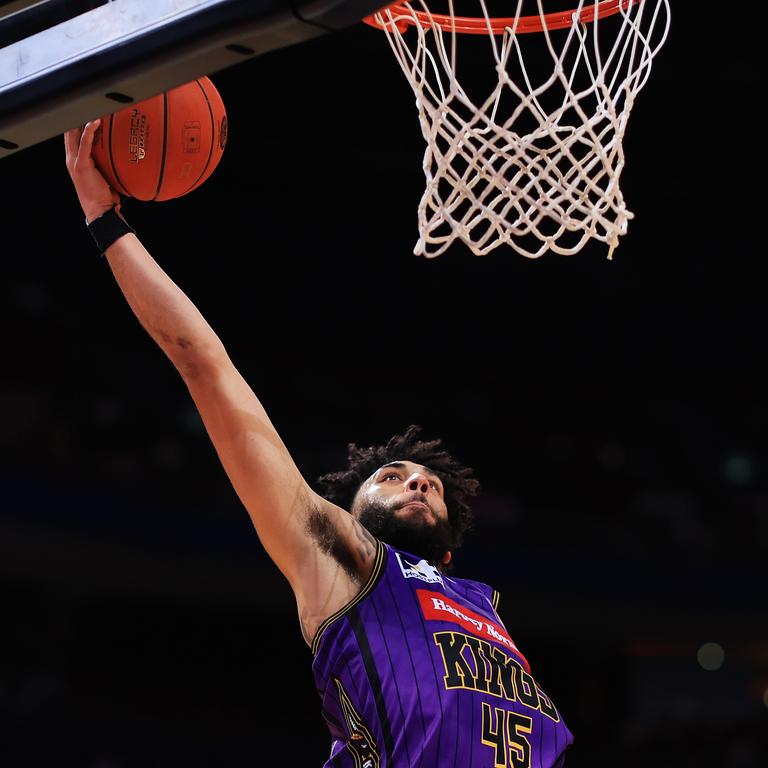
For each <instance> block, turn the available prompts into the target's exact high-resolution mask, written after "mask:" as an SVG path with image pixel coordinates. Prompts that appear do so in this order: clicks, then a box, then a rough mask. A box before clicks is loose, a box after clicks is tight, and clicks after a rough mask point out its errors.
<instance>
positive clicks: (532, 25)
mask: <svg viewBox="0 0 768 768" xmlns="http://www.w3.org/2000/svg"><path fill="white" fill-rule="evenodd" d="M642 2H643V0H602V1H601V2H599V3H597V4H595V3H593V2H590V3H589V5H588V6H585V7H584V8H582V10H581V12H580V13H579V12H578V10H577V9H574V10H571V11H557V12H554V13H545V14H543V15H536V16H520V17H516V16H508V17H489V18H487V19H486V18H481V17H469V16H448V15H446V14H442V13H426V12H424V11H417V10H415V9H413V8H409V7H408V6H406V5H404V4H403V3H401V2H395V3H392V4H391V5H388V6H386V7H385V8H382V9H381V11H377V13H375V14H372V15H371V16H366V17H365V18H364V19H363V21H364V22H365V23H366V24H369V25H370V26H372V27H376V28H377V29H385V28H386V27H387V26H390V25H391V23H390V24H382V23H381V22H379V21H377V20H376V16H377V15H378V14H380V13H381V12H382V11H385V10H386V11H390V12H391V13H392V14H393V15H399V18H398V19H397V21H396V22H395V26H396V27H397V28H398V30H399V31H400V32H404V31H405V29H406V28H407V27H409V26H414V27H415V26H416V24H417V23H418V24H420V25H421V26H422V27H424V28H425V29H430V28H432V27H433V26H438V27H440V28H441V29H443V31H445V32H453V31H454V30H455V31H456V32H461V33H464V34H470V35H487V34H488V32H489V30H490V32H491V33H492V34H494V35H502V34H504V32H506V30H508V29H511V30H514V32H515V33H518V34H527V33H530V32H543V31H544V30H545V29H546V30H548V31H552V30H555V29H569V28H570V27H572V26H573V24H574V22H575V20H576V18H578V21H579V22H581V23H582V24H590V23H592V22H593V21H595V20H596V19H603V18H605V17H606V16H613V15H615V14H617V13H621V12H622V11H626V10H628V9H629V8H631V7H632V6H633V5H639V4H640V3H642Z"/></svg>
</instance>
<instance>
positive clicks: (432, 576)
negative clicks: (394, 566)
mask: <svg viewBox="0 0 768 768" xmlns="http://www.w3.org/2000/svg"><path fill="white" fill-rule="evenodd" d="M395 556H396V557H397V562H398V564H399V565H400V570H401V571H402V572H403V576H404V577H405V578H406V579H419V581H426V582H427V584H442V583H443V577H442V576H441V575H440V571H438V570H437V568H435V566H434V565H430V564H429V563H428V562H427V561H426V560H419V562H418V563H411V562H409V561H408V560H406V559H405V558H404V557H401V555H400V553H399V552H395Z"/></svg>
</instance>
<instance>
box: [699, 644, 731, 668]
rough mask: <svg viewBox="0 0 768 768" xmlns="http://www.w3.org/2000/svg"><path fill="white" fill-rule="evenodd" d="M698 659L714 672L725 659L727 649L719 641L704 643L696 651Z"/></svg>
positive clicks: (703, 665)
mask: <svg viewBox="0 0 768 768" xmlns="http://www.w3.org/2000/svg"><path fill="white" fill-rule="evenodd" d="M696 659H697V660H698V662H699V664H701V666H702V667H704V669H706V670H709V671H710V672H714V671H715V670H716V669H720V667H722V666H723V662H724V661H725V651H724V650H723V647H722V646H721V645H718V644H717V643H704V645H702V646H701V648H699V650H698V651H697V653H696Z"/></svg>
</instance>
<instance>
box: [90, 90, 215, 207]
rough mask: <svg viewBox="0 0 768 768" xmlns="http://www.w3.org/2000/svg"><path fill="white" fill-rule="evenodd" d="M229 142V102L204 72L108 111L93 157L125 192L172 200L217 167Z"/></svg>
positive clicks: (196, 185) (150, 198)
mask: <svg viewBox="0 0 768 768" xmlns="http://www.w3.org/2000/svg"><path fill="white" fill-rule="evenodd" d="M226 143H227V113H226V111H225V109H224V102H223V101H222V100H221V96H220V95H219V92H218V91H217V90H216V88H215V87H214V85H213V83H212V82H211V81H210V80H209V79H208V78H207V77H201V78H200V79H199V80H193V81H192V82H191V83H187V84H186V85H182V86H179V87H178V88H174V89H172V90H170V91H166V92H165V93H160V94H158V95H157V96H153V97H152V98H151V99H146V100H145V101H140V102H138V103H137V104H132V105H131V106H129V107H126V108H125V109H122V110H120V111H119V112H115V114H113V115H107V116H105V117H103V118H102V120H101V125H100V126H99V129H98V130H97V131H96V135H95V136H94V139H93V159H94V162H95V163H96V165H97V167H98V168H99V170H100V171H101V172H102V173H103V174H104V176H105V177H106V179H107V181H108V182H109V183H110V185H111V186H112V187H113V188H114V189H116V190H117V191H118V192H120V193H121V194H123V195H128V196H129V197H135V198H136V199H137V200H171V199H173V198H175V197H182V195H186V194H188V193H189V192H191V191H192V190H193V189H196V188H197V187H199V186H200V185H201V184H202V183H203V182H204V181H205V180H206V179H207V178H208V177H209V176H210V175H211V174H212V173H213V170H214V168H216V166H217V165H218V164H219V160H221V155H222V153H223V152H224V147H225V146H226Z"/></svg>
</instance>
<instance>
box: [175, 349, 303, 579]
mask: <svg viewBox="0 0 768 768" xmlns="http://www.w3.org/2000/svg"><path fill="white" fill-rule="evenodd" d="M185 381H186V383H187V386H188V388H189V391H190V394H191V395H192V398H193V400H194V401H195V405H196V406H197V409H198V411H199V413H200V416H201V418H202V420H203V423H204V424H205V428H206V430H207V432H208V435H209V436H210V438H211V441H212V442H213V445H214V447H215V449H216V452H217V453H218V456H219V459H220V460H221V463H222V465H223V466H224V470H225V471H226V473H227V476H228V477H229V480H230V482H231V483H232V485H233V487H234V489H235V491H236V492H237V494H238V496H239V497H240V500H241V501H242V503H243V505H244V506H245V508H246V509H247V510H248V514H249V515H250V517H251V520H252V521H253V524H254V526H255V528H256V531H257V533H258V535H259V538H260V539H261V541H262V544H263V545H264V547H265V549H266V550H267V553H268V554H269V555H270V557H271V558H272V559H273V560H274V562H275V563H276V565H277V566H278V568H280V570H281V571H282V572H283V573H284V574H285V576H286V577H287V578H288V580H289V581H291V582H292V583H293V580H294V577H295V574H296V571H297V567H298V564H299V563H300V562H301V561H302V559H304V558H305V557H307V556H308V550H310V549H311V548H312V546H313V542H312V536H311V532H310V530H309V528H308V525H307V519H308V515H309V513H310V511H311V510H312V508H313V505H314V504H315V494H314V493H313V492H312V491H311V489H310V488H309V486H308V485H307V483H306V482H305V480H304V478H303V477H302V476H301V473H300V472H299V470H298V468H297V467H296V464H295V463H294V461H293V459H292V458H291V456H290V454H289V452H288V450H287V449H286V447H285V445H284V444H283V441H282V440H281V439H280V436H279V435H278V433H277V430H275V428H274V426H273V425H272V423H271V421H270V419H269V417H268V416H267V414H266V411H265V410H264V408H263V406H262V405H261V403H260V402H259V400H258V398H257V397H256V395H255V394H254V392H253V391H252V390H251V388H250V387H249V386H248V384H247V383H246V381H245V380H244V379H243V377H242V376H241V375H240V373H239V372H238V371H237V369H236V368H235V367H234V365H232V363H231V362H230V361H228V360H226V361H218V362H217V363H216V364H215V365H213V364H212V365H211V366H210V367H207V368H206V367H204V365H202V364H201V365H200V366H198V368H197V369H196V370H195V374H194V375H193V376H185Z"/></svg>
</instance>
